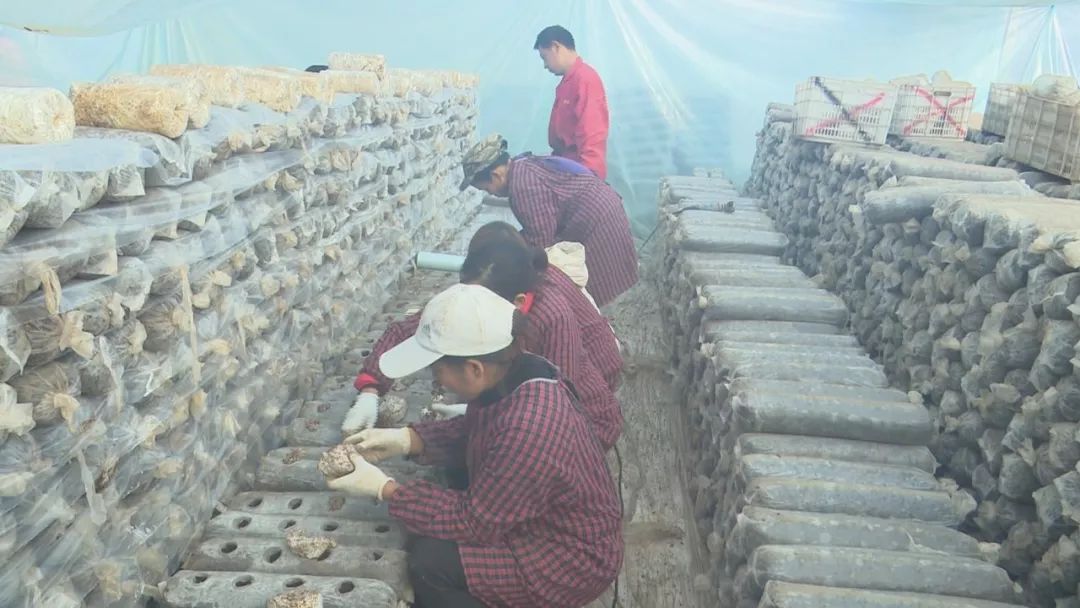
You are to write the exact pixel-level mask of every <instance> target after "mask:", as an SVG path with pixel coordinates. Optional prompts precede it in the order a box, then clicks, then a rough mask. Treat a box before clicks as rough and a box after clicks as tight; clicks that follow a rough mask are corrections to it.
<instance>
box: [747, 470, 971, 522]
mask: <svg viewBox="0 0 1080 608" xmlns="http://www.w3.org/2000/svg"><path fill="white" fill-rule="evenodd" d="M741 501H742V502H743V503H744V504H745V505H747V506H758V507H765V508H769V509H777V510H782V511H809V512H812V513H839V514H844V515H859V516H866V517H880V518H885V519H914V520H919V521H923V522H927V523H935V524H940V525H943V526H956V525H958V524H959V523H960V522H961V521H963V519H964V517H966V516H967V514H968V512H970V510H971V509H974V504H958V502H959V501H957V500H956V499H955V498H954V497H953V496H952V495H950V494H949V493H948V492H945V491H935V492H927V491H923V490H906V489H903V488H890V487H887V486H871V485H858V484H847V483H835V482H830V481H815V480H806V479H781V478H776V477H766V478H763V479H759V480H757V481H755V482H754V483H752V484H750V485H749V486H747V488H746V490H745V492H744V494H743V496H742V499H741ZM972 502H973V501H972Z"/></svg>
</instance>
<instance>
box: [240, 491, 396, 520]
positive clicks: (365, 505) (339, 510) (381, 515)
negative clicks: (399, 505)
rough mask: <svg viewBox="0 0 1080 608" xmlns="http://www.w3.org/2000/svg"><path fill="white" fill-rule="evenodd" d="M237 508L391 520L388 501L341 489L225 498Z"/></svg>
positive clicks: (253, 511)
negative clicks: (377, 502)
mask: <svg viewBox="0 0 1080 608" xmlns="http://www.w3.org/2000/svg"><path fill="white" fill-rule="evenodd" d="M225 506H226V507H228V508H229V509H232V510H234V511H246V512H248V513H267V514H272V515H289V516H295V517H308V516H319V517H325V516H329V517H338V518H342V519H368V520H389V519H390V514H389V512H388V511H387V508H386V504H385V503H383V504H376V503H375V501H373V500H371V499H367V498H361V497H358V496H349V495H347V494H342V493H339V492H258V491H256V492H241V493H240V494H237V495H236V496H233V497H231V498H229V499H227V500H226V501H225Z"/></svg>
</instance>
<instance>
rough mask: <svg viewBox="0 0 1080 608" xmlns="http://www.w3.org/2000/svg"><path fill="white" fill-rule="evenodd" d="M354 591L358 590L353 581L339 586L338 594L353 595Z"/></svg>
mask: <svg viewBox="0 0 1080 608" xmlns="http://www.w3.org/2000/svg"><path fill="white" fill-rule="evenodd" d="M354 589H356V585H354V584H353V583H352V581H345V582H344V583H341V584H340V585H338V588H337V592H338V593H340V594H342V595H345V594H346V593H351V592H352V591H353V590H354Z"/></svg>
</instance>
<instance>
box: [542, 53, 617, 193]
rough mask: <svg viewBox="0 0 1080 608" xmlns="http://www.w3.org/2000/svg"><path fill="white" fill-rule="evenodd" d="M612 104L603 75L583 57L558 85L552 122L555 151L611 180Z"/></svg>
mask: <svg viewBox="0 0 1080 608" xmlns="http://www.w3.org/2000/svg"><path fill="white" fill-rule="evenodd" d="M607 136H608V104H607V96H606V95H605V94H604V83H603V82H601V81H600V75H599V74H597V73H596V70H594V69H593V68H592V66H590V65H589V64H587V63H585V62H584V61H582V60H581V58H580V57H579V58H578V60H577V62H576V63H574V67H572V68H570V71H569V72H567V73H566V74H565V75H564V76H563V79H562V82H560V83H559V86H557V87H555V105H554V106H553V107H552V108H551V121H550V122H549V123H548V144H549V145H551V150H552V154H554V155H555V156H562V157H565V158H569V159H570V160H575V161H577V162H579V163H581V164H582V165H585V166H586V167H588V168H589V170H591V171H592V172H593V173H595V174H596V176H597V177H599V178H600V179H607Z"/></svg>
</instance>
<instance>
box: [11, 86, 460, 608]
mask: <svg viewBox="0 0 1080 608" xmlns="http://www.w3.org/2000/svg"><path fill="white" fill-rule="evenodd" d="M213 72H214V74H216V75H218V76H221V75H222V74H230V73H235V74H241V75H243V76H244V78H245V79H246V80H245V82H247V83H249V84H247V85H245V86H247V87H248V88H247V89H245V93H246V94H250V93H252V91H253V90H254V89H258V88H259V87H262V88H263V93H260V94H262V95H264V97H263V98H262V100H263V101H272V97H273V96H274V95H278V93H280V92H282V91H285V92H286V93H287V95H286V96H284V97H280V99H281V100H284V101H282V103H283V105H282V106H281V107H282V108H285V109H287V111H285V112H276V111H274V110H272V109H270V108H269V107H267V106H265V105H262V104H257V103H246V104H238V106H239V107H235V108H231V107H222V106H219V105H215V106H212V107H211V108H210V111H209V119H208V121H207V122H206V123H205V125H204V126H203V127H202V128H195V127H194V125H193V122H192V121H191V120H190V114H189V115H188V117H187V118H185V121H184V123H185V124H184V125H183V126H184V129H183V132H182V134H180V135H179V136H178V137H175V138H168V137H164V136H162V135H161V134H154V133H149V132H147V131H145V130H142V131H139V130H123V129H115V128H103V127H79V128H77V129H76V130H75V134H74V138H73V139H72V140H70V141H67V142H62V143H55V144H37V145H26V146H6V147H3V148H0V188H3V190H2V192H4V193H5V196H0V205H6V206H7V209H6V215H5V210H4V209H2V208H0V220H3V219H4V218H7V217H10V218H11V219H10V220H9V221H8V229H7V231H8V233H10V234H8V235H7V238H5V239H4V240H3V241H2V243H3V246H2V247H0V303H2V305H3V306H2V307H0V564H2V565H0V605H2V606H12V607H27V608H29V607H31V606H45V605H48V606H80V605H93V606H130V605H134V604H135V603H136V602H138V601H143V600H145V598H152V597H155V596H157V595H158V594H159V591H158V588H157V584H158V583H159V582H160V581H162V580H164V579H165V578H167V577H168V576H169V575H170V574H171V573H172V572H174V571H175V570H176V569H177V568H178V567H179V561H180V559H181V558H182V556H183V554H184V552H185V550H186V549H187V548H188V546H189V545H190V543H191V542H192V541H193V539H196V538H197V537H198V535H199V534H201V522H203V521H206V520H207V519H209V517H210V515H211V512H212V511H213V509H214V507H215V505H216V504H217V503H218V501H220V500H221V499H222V498H223V497H224V496H225V495H226V492H227V489H229V488H230V487H232V488H235V487H237V486H239V487H240V488H243V487H244V486H245V484H250V483H251V482H252V480H253V469H250V468H247V467H249V466H250V463H251V462H252V461H253V460H257V458H254V459H253V458H252V455H255V456H258V455H261V454H263V453H265V452H266V451H267V450H269V449H272V448H274V447H277V445H278V444H279V442H280V439H279V438H280V436H281V433H280V430H281V429H282V428H283V427H284V426H285V425H287V424H288V423H289V422H291V419H292V417H293V416H294V415H295V413H296V411H295V410H296V405H295V404H296V403H300V402H302V399H303V398H304V397H305V395H308V394H310V391H311V390H313V387H316V386H318V385H320V383H321V382H322V380H321V378H322V375H323V371H322V370H323V365H324V364H325V363H328V362H333V361H334V360H335V359H334V358H335V357H339V356H341V355H342V354H343V353H345V352H346V351H348V350H351V349H352V348H353V347H354V346H355V342H356V340H357V339H359V338H360V336H358V335H357V334H358V332H360V331H361V329H360V328H365V329H366V328H367V327H368V325H369V323H370V321H371V320H372V319H373V318H374V316H375V315H376V314H377V313H378V312H379V311H381V310H382V307H383V305H384V304H385V302H386V301H387V299H388V298H389V297H390V295H391V294H392V293H393V291H394V287H395V285H396V282H397V280H398V276H399V272H400V270H404V269H405V268H406V267H407V266H408V263H409V260H410V259H411V257H412V255H413V253H414V252H415V251H416V250H419V249H422V248H432V247H435V246H437V244H438V243H439V242H441V241H442V240H443V239H444V238H446V237H447V236H448V235H450V234H452V233H453V232H454V231H455V230H456V229H457V227H458V226H460V225H461V224H462V223H463V222H464V221H465V220H466V219H467V218H468V217H469V215H470V214H471V212H472V210H474V209H475V208H476V207H477V205H478V204H479V197H478V196H477V195H476V194H475V193H461V192H459V191H458V190H457V188H456V187H455V185H456V184H457V183H458V179H459V177H458V174H457V172H459V171H460V169H459V164H460V157H461V154H462V153H463V151H464V150H465V149H466V147H467V146H468V145H469V143H470V141H471V140H472V138H473V137H474V130H475V118H476V107H475V92H474V91H472V90H462V89H445V88H443V87H442V86H440V87H438V90H434V91H432V92H431V93H430V94H423V93H420V92H418V91H415V90H410V91H409V92H408V96H407V97H386V98H375V97H372V96H368V95H355V94H354V95H341V96H337V97H335V98H334V100H333V102H332V103H321V102H320V101H319V100H318V99H315V98H313V97H310V96H307V95H305V96H303V97H300V96H299V95H297V98H296V103H295V104H294V103H292V98H291V97H290V96H291V95H292V94H293V92H298V91H302V92H303V93H309V92H310V91H311V90H312V89H309V88H306V87H302V86H301V83H302V82H303V81H304V79H303V77H301V76H298V75H290V74H286V75H284V76H281V75H278V73H277V72H273V71H269V70H265V71H260V72H255V71H253V70H249V69H244V70H235V71H230V69H228V68H220V69H215V70H213ZM252 74H257V75H258V78H257V79H250V77H251V75H252ZM177 78H179V79H180V80H179V81H178V82H181V84H182V83H183V82H187V81H184V80H183V79H184V77H183V76H172V75H170V76H153V77H139V78H132V79H131V80H124V79H121V82H126V83H131V84H130V86H135V87H154V86H161V83H163V82H165V80H158V79H166V80H168V79H177ZM226 80H227V79H226ZM253 81H254V82H256V84H250V83H251V82H253ZM200 82H203V80H200ZM438 82H439V83H440V85H441V84H442V83H444V82H467V79H466V78H447V77H445V76H440V78H439V79H438ZM188 84H190V82H189V83H188ZM279 85H281V86H279ZM294 85H295V86H294ZM95 86H99V87H107V86H113V85H95ZM116 86H119V85H116ZM125 86H128V85H125ZM211 88H212V87H211ZM189 89H190V90H194V89H191V88H190V87H183V86H178V87H175V89H174V90H176V91H188V90H189ZM183 98H184V100H186V101H191V100H192V99H197V98H198V95H197V94H196V95H194V96H192V95H188V94H186V93H185V94H184V96H183ZM132 126H135V125H132ZM138 126H140V127H141V128H147V127H146V125H138ZM399 269H400V270H399ZM297 399H300V400H301V401H297ZM290 404H293V405H292V406H290Z"/></svg>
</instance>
